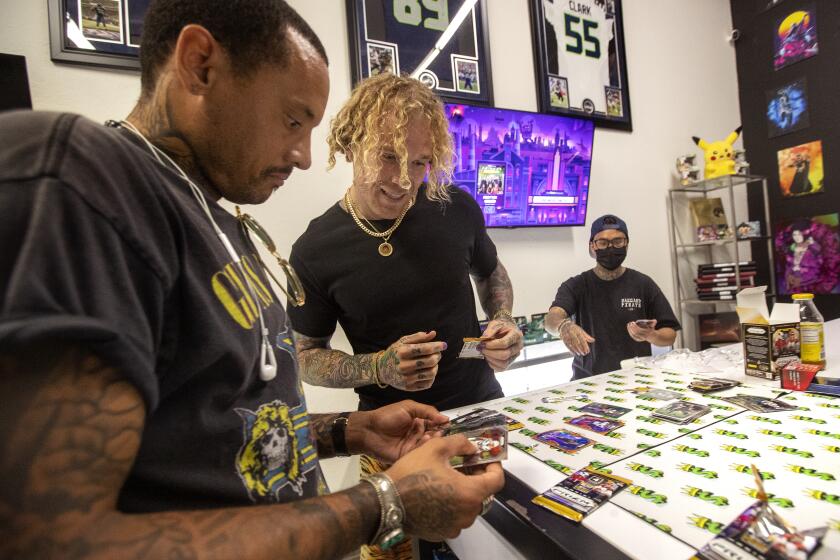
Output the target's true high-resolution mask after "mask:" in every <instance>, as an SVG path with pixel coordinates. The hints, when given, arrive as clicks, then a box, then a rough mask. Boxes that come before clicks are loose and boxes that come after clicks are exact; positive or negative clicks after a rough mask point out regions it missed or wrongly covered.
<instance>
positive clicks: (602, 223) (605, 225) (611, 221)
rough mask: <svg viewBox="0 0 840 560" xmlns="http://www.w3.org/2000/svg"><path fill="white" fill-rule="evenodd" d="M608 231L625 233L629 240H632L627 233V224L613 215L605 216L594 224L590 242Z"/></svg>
mask: <svg viewBox="0 0 840 560" xmlns="http://www.w3.org/2000/svg"><path fill="white" fill-rule="evenodd" d="M607 229H617V230H618V231H620V232H622V233H624V235H625V236H627V239H630V234H629V233H627V224H625V223H624V220H622V219H621V218H619V217H618V216H614V215H612V214H604V215H603V216H601V217H600V218H598V219H597V220H595V221H594V222H592V231H591V233H590V234H589V241H590V242H591V241H592V240H593V239H595V236H596V235H598V234H599V233H601V232H602V231H604V230H607Z"/></svg>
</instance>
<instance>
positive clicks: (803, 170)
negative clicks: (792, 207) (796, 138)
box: [777, 140, 823, 197]
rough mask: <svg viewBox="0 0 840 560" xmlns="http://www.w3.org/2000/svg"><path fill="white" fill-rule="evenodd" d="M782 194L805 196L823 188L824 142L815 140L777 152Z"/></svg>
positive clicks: (786, 195)
mask: <svg viewBox="0 0 840 560" xmlns="http://www.w3.org/2000/svg"><path fill="white" fill-rule="evenodd" d="M777 158H778V161H779V188H780V189H781V190H782V196H785V197H788V196H805V195H807V194H814V193H818V192H822V190H823V150H822V142H820V141H819V140H815V141H814V142H808V143H807V144H800V145H799V146H793V147H792V148H785V149H784V150H779V151H778V152H777Z"/></svg>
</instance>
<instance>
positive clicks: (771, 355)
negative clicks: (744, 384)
mask: <svg viewBox="0 0 840 560" xmlns="http://www.w3.org/2000/svg"><path fill="white" fill-rule="evenodd" d="M766 291H767V286H758V287H755V288H744V289H743V290H741V291H740V292H738V296H737V299H738V307H737V308H736V311H737V312H738V320H739V321H741V338H742V340H743V341H744V370H745V371H744V373H746V374H747V375H751V376H753V377H761V378H764V379H779V377H781V371H782V368H783V367H784V366H785V364H787V363H789V362H792V361H794V360H798V359H799V342H800V338H799V305H797V304H795V303H777V304H776V305H774V306H773V313H768V311H767V296H766V295H765V292H766Z"/></svg>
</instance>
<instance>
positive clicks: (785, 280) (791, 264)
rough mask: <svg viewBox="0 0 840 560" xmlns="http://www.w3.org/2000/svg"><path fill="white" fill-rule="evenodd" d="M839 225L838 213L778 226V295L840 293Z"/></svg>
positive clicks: (801, 219)
mask: <svg viewBox="0 0 840 560" xmlns="http://www.w3.org/2000/svg"><path fill="white" fill-rule="evenodd" d="M839 226H840V224H839V223H838V214H836V213H835V214H824V215H822V216H814V217H812V218H797V219H784V220H779V221H778V222H777V223H776V227H775V236H774V240H773V243H774V248H775V253H776V255H775V256H776V258H775V263H776V282H777V284H778V291H777V293H779V294H795V293H802V292H804V293H813V294H837V293H840V227H839Z"/></svg>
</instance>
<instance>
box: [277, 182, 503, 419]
mask: <svg viewBox="0 0 840 560" xmlns="http://www.w3.org/2000/svg"><path fill="white" fill-rule="evenodd" d="M451 196H452V201H451V202H449V203H446V204H443V205H441V203H439V202H431V201H429V200H428V199H427V198H426V194H425V187H421V189H420V191H419V192H418V194H417V201H416V203H415V205H414V207H413V208H411V210H409V211H408V213H407V214H406V215H405V218H404V219H403V222H402V224H400V226H399V227H398V228H397V230H396V231H395V232H394V233H393V235H392V236H391V239H390V243H391V244H392V245H393V247H394V252H393V254H392V255H391V256H389V257H383V256H381V255H380V254H379V252H378V251H377V247H378V246H379V244H380V243H381V240H380V239H378V238H375V237H372V236H370V235H368V234H366V233H364V232H363V231H362V230H361V229H359V227H358V226H357V225H356V223H355V222H354V221H353V218H352V217H351V216H350V215H349V214H348V213H347V212H345V211H344V210H342V209H341V207H340V206H339V204H338V203H336V204H335V205H333V206H332V207H330V208H329V209H328V210H327V211H326V212H325V213H324V214H322V215H321V216H320V217H318V218H315V219H314V220H312V222H311V223H310V224H309V227H308V228H307V230H306V232H305V233H304V234H303V235H302V236H300V238H299V239H298V240H297V241H296V242H295V244H294V246H293V247H292V253H291V257H290V260H291V263H292V265H293V266H294V268H295V270H296V271H297V273H298V275H299V276H300V279H301V282H302V283H303V285H304V287H305V289H306V305H304V306H303V307H300V308H296V307H292V308H290V309H289V315H290V316H291V319H292V325H293V326H294V329H295V330H296V331H298V332H300V333H302V334H304V335H306V336H310V337H328V336H330V335H332V334H333V332H334V331H335V326H336V322H338V323H340V324H341V327H342V328H343V329H344V332H345V333H346V334H347V338H348V340H349V341H350V344H351V345H352V347H353V352H354V353H356V354H367V353H371V352H377V351H379V350H382V349H385V348H387V347H388V346H390V345H391V344H392V343H394V342H395V341H396V340H398V339H399V338H400V337H402V336H405V335H408V334H413V333H415V332H418V331H431V330H435V331H437V339H436V340H442V341H445V342H446V343H447V345H448V349H447V350H446V351H444V352H443V358H442V360H441V361H440V364H439V369H438V374H437V377H436V378H435V382H434V384H433V385H432V386H431V387H430V388H429V389H426V390H423V391H417V392H409V391H401V390H399V389H395V388H393V387H387V388H385V389H380V388H379V387H377V386H376V385H367V386H364V387H358V388H356V392H357V393H359V398H360V404H359V407H360V408H361V409H362V410H368V409H372V408H377V407H380V406H383V405H386V404H389V403H393V402H396V401H399V400H402V399H414V400H416V401H418V402H423V403H427V404H432V405H434V406H436V407H438V408H439V409H440V410H446V409H448V408H454V407H458V406H464V405H467V404H472V403H476V402H481V401H484V400H487V399H490V398H496V397H499V396H502V392H501V388H500V387H499V384H498V382H497V381H496V378H495V376H494V375H493V371H492V370H491V369H490V367H489V366H488V365H487V363H486V362H485V361H484V360H479V359H458V357H457V356H458V352H460V350H461V346H462V345H463V339H464V337H474V336H479V334H480V332H481V331H480V330H479V327H478V318H477V317H476V309H475V298H474V295H473V289H472V284H471V283H470V274H471V273H472V274H474V275H476V276H479V277H482V278H486V277H487V276H489V275H490V274H491V273H492V272H493V271H494V270H495V268H496V264H497V262H498V261H497V260H496V246H495V245H494V244H493V242H492V241H491V240H490V238H489V237H488V236H487V231H486V230H485V228H484V218H483V215H482V213H481V209H480V208H479V206H478V204H476V202H475V201H474V200H473V199H472V198H470V197H469V196H468V195H467V194H466V193H464V192H463V191H461V190H459V189H451ZM373 224H374V225H375V226H376V228H377V229H378V230H379V231H385V230H386V229H387V228H388V227H390V226H391V224H393V221H390V220H383V221H374V222H373Z"/></svg>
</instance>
